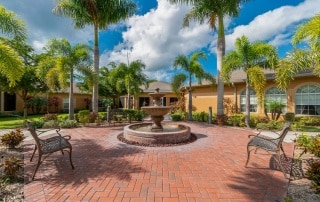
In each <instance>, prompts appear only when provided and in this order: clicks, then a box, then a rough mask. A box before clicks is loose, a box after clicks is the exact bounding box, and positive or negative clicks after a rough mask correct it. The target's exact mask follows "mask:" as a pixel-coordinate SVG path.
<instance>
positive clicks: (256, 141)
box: [245, 122, 290, 178]
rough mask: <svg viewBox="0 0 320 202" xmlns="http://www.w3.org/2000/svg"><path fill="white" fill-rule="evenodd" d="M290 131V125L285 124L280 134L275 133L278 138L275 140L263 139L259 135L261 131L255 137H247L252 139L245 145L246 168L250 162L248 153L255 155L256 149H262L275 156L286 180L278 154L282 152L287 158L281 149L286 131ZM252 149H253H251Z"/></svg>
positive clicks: (263, 137)
mask: <svg viewBox="0 0 320 202" xmlns="http://www.w3.org/2000/svg"><path fill="white" fill-rule="evenodd" d="M289 129H290V123H289V122H286V123H285V124H284V126H283V129H282V130H281V132H280V133H276V132H274V133H275V134H277V135H278V136H279V137H277V138H269V137H265V136H262V135H261V131H262V130H260V131H259V133H258V134H255V135H249V136H248V137H249V138H250V137H252V138H251V139H250V140H249V142H248V145H247V154H248V157H247V162H246V165H245V166H246V167H247V165H248V163H249V160H250V152H251V151H252V150H254V149H255V150H256V151H255V153H256V152H257V150H258V149H263V150H266V151H267V152H272V153H274V154H275V155H276V161H277V163H278V165H279V167H280V169H281V171H282V172H283V175H284V177H285V178H287V176H286V173H285V171H284V169H283V166H282V163H281V158H280V157H281V156H280V152H281V151H282V153H283V155H284V157H285V158H286V159H287V156H286V154H285V152H284V151H283V147H282V142H283V140H284V138H285V136H286V135H287V133H288V131H289ZM252 147H253V149H252Z"/></svg>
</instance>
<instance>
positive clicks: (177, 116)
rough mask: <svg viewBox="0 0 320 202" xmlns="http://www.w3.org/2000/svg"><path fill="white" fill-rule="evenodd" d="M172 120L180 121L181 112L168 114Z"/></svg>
mask: <svg viewBox="0 0 320 202" xmlns="http://www.w3.org/2000/svg"><path fill="white" fill-rule="evenodd" d="M170 116H171V118H172V121H181V120H182V118H181V114H170Z"/></svg>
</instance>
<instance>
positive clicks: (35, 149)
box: [30, 145, 37, 162]
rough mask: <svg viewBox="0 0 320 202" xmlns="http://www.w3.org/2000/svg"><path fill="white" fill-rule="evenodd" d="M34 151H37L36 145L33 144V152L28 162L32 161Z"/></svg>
mask: <svg viewBox="0 0 320 202" xmlns="http://www.w3.org/2000/svg"><path fill="white" fill-rule="evenodd" d="M36 151H37V145H35V146H34V150H33V154H32V156H31V159H30V162H31V161H32V159H33V156H34V153H36Z"/></svg>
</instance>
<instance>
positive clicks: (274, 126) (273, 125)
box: [256, 120, 283, 130]
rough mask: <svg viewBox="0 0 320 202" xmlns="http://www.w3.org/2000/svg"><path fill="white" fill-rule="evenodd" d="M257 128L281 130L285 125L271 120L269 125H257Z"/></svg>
mask: <svg viewBox="0 0 320 202" xmlns="http://www.w3.org/2000/svg"><path fill="white" fill-rule="evenodd" d="M256 127H257V128H260V129H262V130H280V129H281V128H282V127H283V123H282V122H279V121H276V120H271V121H269V122H268V123H257V125H256Z"/></svg>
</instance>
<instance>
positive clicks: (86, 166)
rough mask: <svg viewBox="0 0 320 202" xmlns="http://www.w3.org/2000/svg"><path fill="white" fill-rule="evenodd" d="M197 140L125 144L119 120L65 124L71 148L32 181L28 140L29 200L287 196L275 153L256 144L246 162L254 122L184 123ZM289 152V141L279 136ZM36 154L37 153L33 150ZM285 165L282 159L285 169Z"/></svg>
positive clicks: (264, 198)
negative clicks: (242, 124)
mask: <svg viewBox="0 0 320 202" xmlns="http://www.w3.org/2000/svg"><path fill="white" fill-rule="evenodd" d="M187 125H189V126H190V127H191V130H192V132H193V133H195V134H196V135H197V137H198V140H197V141H195V142H193V143H191V144H186V145H182V146H174V147H140V146H132V145H127V144H124V143H122V142H120V141H118V139H117V136H118V134H120V133H121V132H122V130H123V127H120V126H116V127H109V126H108V127H100V128H98V127H82V128H76V129H65V130H63V131H62V133H64V134H69V135H71V136H72V139H71V143H72V145H73V162H74V165H75V170H72V169H71V166H70V163H69V160H68V155H64V156H62V155H61V154H60V153H56V154H53V155H51V156H49V157H48V158H47V159H46V160H45V161H44V162H43V164H42V165H41V166H40V169H39V171H38V173H37V175H36V179H35V181H31V176H32V172H33V170H34V168H35V165H36V163H35V162H36V159H37V158H36V159H35V160H34V162H30V161H29V159H30V157H31V154H32V150H33V141H32V140H27V141H25V142H24V144H25V152H24V156H25V161H24V162H25V189H24V193H25V200H26V201H71V202H73V201H121V202H122V201H147V202H149V201H150V202H151V201H164V202H166V201H179V202H180V201H182V202H183V201H188V202H189V201H284V198H285V197H286V194H287V188H288V182H289V181H288V179H285V178H284V177H283V173H282V172H280V171H279V170H278V169H277V166H276V164H275V161H274V158H273V156H272V155H270V154H268V153H266V152H264V151H262V150H259V151H258V152H257V154H254V153H253V154H252V156H251V159H250V162H249V165H248V166H249V167H248V168H245V167H244V164H245V162H246V158H247V153H246V144H247V142H248V135H249V134H252V133H253V131H252V130H246V129H241V128H233V127H219V126H212V125H211V126H209V125H204V124H198V123H187ZM284 149H285V152H286V154H287V155H288V156H289V157H290V156H291V157H292V154H293V143H284ZM36 157H37V156H36ZM289 167H290V166H289V165H288V166H286V170H287V172H289V170H290V168H289Z"/></svg>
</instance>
